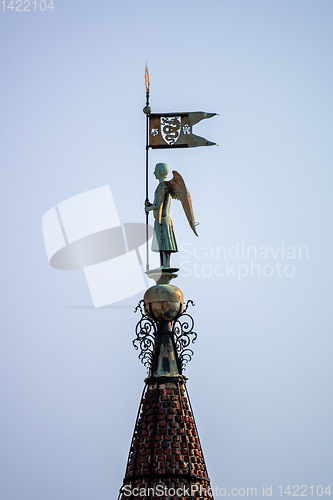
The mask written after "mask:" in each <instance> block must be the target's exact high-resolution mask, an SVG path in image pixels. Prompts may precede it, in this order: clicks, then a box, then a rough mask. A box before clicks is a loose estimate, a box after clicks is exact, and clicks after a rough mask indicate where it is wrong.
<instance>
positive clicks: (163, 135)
mask: <svg viewBox="0 0 333 500" xmlns="http://www.w3.org/2000/svg"><path fill="white" fill-rule="evenodd" d="M145 87H146V106H145V107H144V108H143V112H144V113H145V115H146V198H145V212H146V253H147V262H146V274H147V275H148V276H150V277H153V278H154V279H155V278H157V277H158V276H161V274H163V275H164V277H166V276H167V274H169V275H170V276H169V277H170V279H171V277H175V276H177V275H175V274H174V273H175V272H176V271H178V269H176V268H171V267H170V255H171V253H174V252H178V247H177V242H176V237H175V233H174V229H173V224H172V220H171V219H170V217H169V210H170V201H171V198H175V199H178V200H180V201H181V203H182V206H183V209H184V211H185V214H186V217H187V219H188V221H189V224H190V226H191V228H192V230H193V232H194V233H195V235H196V236H198V234H197V232H196V228H195V226H196V225H197V223H196V222H195V221H194V215H193V209H192V201H191V196H190V194H189V192H188V189H187V188H186V185H185V182H184V179H183V178H182V176H181V175H180V174H179V173H178V172H176V171H175V170H174V171H173V172H172V173H173V178H172V179H171V180H170V181H167V180H166V178H167V175H168V173H169V167H168V165H167V164H166V163H157V165H156V166H155V170H154V174H155V177H156V179H157V180H158V181H159V185H158V186H157V188H156V190H155V196H154V202H153V203H150V202H149V199H148V172H149V169H148V152H149V148H151V149H174V148H192V147H197V146H213V145H216V143H215V142H211V141H208V140H207V139H204V138H203V137H200V136H197V135H194V134H193V132H192V129H193V125H195V124H196V123H198V122H200V121H201V120H203V119H205V118H211V117H212V116H215V115H216V114H217V113H205V112H203V111H195V112H189V113H152V112H151V107H150V106H149V95H150V79H149V71H148V66H147V63H146V67H145ZM150 211H153V214H154V218H155V223H154V235H153V243H152V251H153V252H160V264H161V266H160V268H159V269H158V270H149V257H148V256H149V251H148V216H149V212H150ZM170 279H169V281H170ZM160 282H161V281H160ZM164 282H165V280H164Z"/></svg>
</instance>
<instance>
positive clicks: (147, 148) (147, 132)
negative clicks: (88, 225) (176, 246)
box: [146, 90, 149, 271]
mask: <svg viewBox="0 0 333 500" xmlns="http://www.w3.org/2000/svg"><path fill="white" fill-rule="evenodd" d="M148 108H149V90H147V92H146V109H147V110H148ZM148 141H149V111H148V113H147V114H146V201H147V202H148V201H149V200H148V195H149V193H148V151H149V144H148ZM148 216H149V212H146V259H147V260H146V271H149V246H148V237H149V234H148Z"/></svg>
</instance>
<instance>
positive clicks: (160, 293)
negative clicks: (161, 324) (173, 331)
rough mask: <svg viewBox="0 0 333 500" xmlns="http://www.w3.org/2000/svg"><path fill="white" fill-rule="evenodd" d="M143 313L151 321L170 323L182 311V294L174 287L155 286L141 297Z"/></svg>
mask: <svg viewBox="0 0 333 500" xmlns="http://www.w3.org/2000/svg"><path fill="white" fill-rule="evenodd" d="M143 300H144V303H145V313H146V314H147V316H148V317H149V318H151V319H153V320H157V321H171V320H173V319H174V318H175V317H176V316H177V315H178V314H180V313H181V312H183V310H184V297H183V292H182V291H181V290H180V289H179V288H177V287H176V286H174V285H169V284H164V285H162V284H161V285H155V286H152V287H151V288H148V290H147V291H146V293H145V294H144V297H143Z"/></svg>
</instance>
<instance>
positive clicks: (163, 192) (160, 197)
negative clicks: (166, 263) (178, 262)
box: [151, 182, 178, 252]
mask: <svg viewBox="0 0 333 500" xmlns="http://www.w3.org/2000/svg"><path fill="white" fill-rule="evenodd" d="M170 203H171V195H170V191H169V187H168V185H167V183H166V182H161V183H160V184H159V185H158V186H157V188H156V191H155V197H154V205H155V206H156V207H159V208H158V209H155V210H154V217H155V223H154V235H153V243H152V247H151V249H152V251H153V252H160V251H162V252H178V247H177V241H176V236H175V232H174V230H173V225H172V220H171V219H170V217H169V210H170ZM160 210H162V213H161V223H160V222H159V212H160Z"/></svg>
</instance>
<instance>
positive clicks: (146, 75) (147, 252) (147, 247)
mask: <svg viewBox="0 0 333 500" xmlns="http://www.w3.org/2000/svg"><path fill="white" fill-rule="evenodd" d="M145 86H146V106H145V107H144V108H143V112H144V113H145V115H146V200H145V201H146V202H148V201H149V199H148V195H149V193H148V151H149V114H150V113H151V108H150V107H149V89H150V81H149V72H148V66H147V63H146V68H145ZM148 216H149V212H146V271H149V246H148V239H149V232H148Z"/></svg>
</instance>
